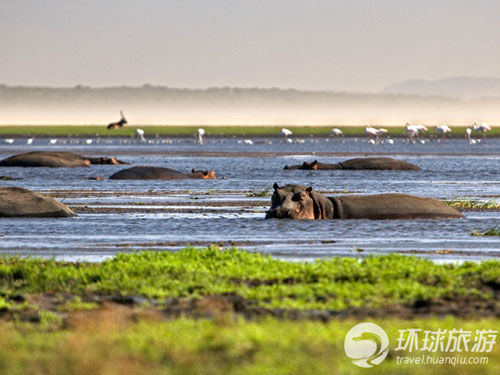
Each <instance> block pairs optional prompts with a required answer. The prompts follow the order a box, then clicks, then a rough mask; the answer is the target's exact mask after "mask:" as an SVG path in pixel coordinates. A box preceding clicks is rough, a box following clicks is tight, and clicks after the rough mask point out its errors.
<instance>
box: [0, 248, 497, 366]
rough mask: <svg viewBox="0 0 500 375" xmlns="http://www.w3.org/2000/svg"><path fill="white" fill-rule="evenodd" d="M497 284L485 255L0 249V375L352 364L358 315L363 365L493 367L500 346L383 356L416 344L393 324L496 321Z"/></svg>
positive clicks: (482, 324)
mask: <svg viewBox="0 0 500 375" xmlns="http://www.w3.org/2000/svg"><path fill="white" fill-rule="evenodd" d="M499 292H500V262H498V261H486V262H481V263H462V264H460V265H449V264H448V265H446V264H435V263H433V262H430V261H427V260H424V259H420V258H414V257H408V256H400V255H389V256H372V257H367V258H364V259H363V260H362V261H359V260H358V259H355V258H332V259H325V260H318V261H316V262H313V263H294V262H287V261H281V260H276V259H273V258H271V257H268V256H263V255H260V254H253V253H247V252H244V251H239V250H236V249H227V250H221V249H218V248H216V247H210V248H204V249H194V248H187V249H184V250H181V251H179V252H176V253H171V252H141V253H135V254H119V255H117V256H116V257H115V258H112V259H110V260H106V261H104V262H102V263H83V262H56V261H53V260H42V259H29V258H19V257H9V258H7V257H1V258H0V373H5V374H9V375H17V374H19V375H21V374H26V373H29V374H44V375H45V374H51V375H60V374H61V375H62V374H64V375H66V374H74V375H80V374H82V375H83V374H98V375H100V374H102V375H115V374H116V375H118V374H119V375H128V374H130V375H132V374H145V373H147V374H154V375H155V374H179V375H181V374H199V375H215V374H225V375H226V374H227V375H233V374H234V375H245V374H247V375H260V374H283V375H284V374H290V375H291V374H298V373H300V374H304V375H313V374H314V375H323V374H325V375H326V374H332V373H352V374H357V373H365V372H366V370H364V369H362V368H358V367H356V366H355V365H353V363H351V361H350V360H349V358H348V357H347V356H346V355H345V353H344V338H345V335H346V334H347V332H348V331H349V330H350V329H351V328H352V327H353V326H354V325H356V324H357V323H359V322H364V321H371V322H375V323H377V324H378V325H380V326H381V327H382V328H383V329H384V330H385V331H386V333H387V335H388V336H389V340H390V353H389V356H388V357H387V358H386V360H385V361H384V362H383V363H382V364H380V365H379V366H377V367H375V368H372V369H370V370H369V371H370V373H373V374H440V375H443V374H463V373H464V370H467V373H472V374H497V373H498V372H499V371H500V344H497V345H496V346H494V347H493V351H492V352H488V353H470V352H467V353H450V354H448V353H440V352H438V353H429V354H430V355H431V356H439V355H451V356H462V357H463V356H466V357H467V356H474V355H481V356H484V357H487V358H488V364H483V365H476V366H449V365H448V366H429V365H427V366H426V365H413V366H401V365H398V364H397V361H396V355H404V356H409V357H413V358H416V357H420V356H421V355H422V354H423V353H422V352H418V351H417V352H408V351H403V352H396V351H395V348H396V346H397V338H398V337H399V332H398V329H407V328H420V329H422V330H433V331H435V330H438V329H446V330H452V329H464V330H470V331H471V332H475V330H477V329H497V330H498V329H500V313H499V311H500V306H499V299H500V295H499ZM460 301H462V302H463V303H460ZM434 302H436V303H437V302H439V303H440V305H439V306H440V307H439V309H437V310H433V309H432V306H433V303H434ZM391 307H392V309H393V310H391ZM408 308H411V309H410V310H405V309H408ZM419 309H420V310H421V312H423V313H418V311H419ZM346 311H347V312H348V311H351V312H352V314H349V313H347V314H346V313H345V312H346ZM356 311H357V313H356ZM362 311H364V313H361V314H359V313H360V312H362ZM391 311H392V312H391ZM402 311H407V313H408V314H407V315H405V314H402V313H401V312H402ZM464 311H466V312H467V313H466V314H465V315H464V314H463V313H464ZM485 311H490V314H484V312H485ZM328 312H330V313H331V315H329V316H327V315H325V314H326V313H328ZM332 312H333V313H332ZM445 316H446V317H445Z"/></svg>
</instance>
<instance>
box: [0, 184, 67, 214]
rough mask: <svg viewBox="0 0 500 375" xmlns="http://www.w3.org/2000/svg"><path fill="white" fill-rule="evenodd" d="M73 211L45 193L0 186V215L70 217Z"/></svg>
mask: <svg viewBox="0 0 500 375" xmlns="http://www.w3.org/2000/svg"><path fill="white" fill-rule="evenodd" d="M70 216H75V213H74V212H73V211H72V210H71V209H70V208H68V206H66V205H65V204H63V203H61V202H58V201H56V200H55V199H54V198H51V197H48V196H46V195H43V194H40V193H37V192H34V191H31V190H28V189H25V188H21V187H2V188H0V217H70Z"/></svg>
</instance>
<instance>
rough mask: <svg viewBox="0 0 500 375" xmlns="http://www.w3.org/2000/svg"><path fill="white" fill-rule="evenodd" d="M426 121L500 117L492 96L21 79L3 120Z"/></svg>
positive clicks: (5, 96)
mask: <svg viewBox="0 0 500 375" xmlns="http://www.w3.org/2000/svg"><path fill="white" fill-rule="evenodd" d="M120 110H123V111H124V113H125V116H126V118H127V120H128V121H129V124H135V125H138V124H149V125H152V124H172V125H182V124H190V125H194V124H200V125H210V124H213V125H224V124H231V125H232V124H248V125H252V124H254V125H261V124H272V125H280V124H290V125H293V124H296V125H313V124H314V125H331V124H343V125H346V124H353V125H358V124H371V125H377V124H383V125H403V124H405V123H406V122H412V123H413V122H414V123H425V124H437V123H445V124H450V125H452V124H472V123H473V122H474V121H476V122H482V121H487V122H489V123H491V124H499V123H500V96H498V97H496V98H489V99H484V98H483V99H462V98H452V97H437V96H418V95H403V94H392V93H365V94H363V93H342V92H328V91H300V90H293V89H279V88H238V87H214V88H207V89H183V88H173V87H162V86H152V85H144V86H140V87H126V86H123V87H87V86H75V87H66V88H57V87H20V86H6V85H0V125H1V124H6V125H8V124H75V125H77V124H101V125H106V124H107V123H109V122H112V121H117V120H118V119H119V112H120Z"/></svg>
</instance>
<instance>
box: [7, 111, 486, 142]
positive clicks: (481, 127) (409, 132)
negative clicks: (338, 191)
mask: <svg viewBox="0 0 500 375" xmlns="http://www.w3.org/2000/svg"><path fill="white" fill-rule="evenodd" d="M120 115H121V118H120V120H119V121H117V122H112V123H110V124H108V126H107V128H108V129H120V128H122V127H123V125H124V124H127V120H126V119H125V116H124V114H123V111H120ZM490 130H491V127H490V126H489V125H488V124H487V123H486V122H483V123H481V124H477V123H474V125H473V126H472V129H471V128H467V129H465V139H466V140H467V141H468V142H469V144H476V143H479V142H481V139H480V138H478V139H473V138H472V132H473V131H474V132H475V133H479V134H481V135H482V140H483V141H485V140H486V132H488V131H490ZM427 131H428V129H427V127H426V126H425V125H423V124H418V125H410V124H409V123H406V126H405V133H406V136H407V137H408V141H409V142H410V143H416V142H417V141H418V142H420V143H423V144H424V143H425V142H426V141H425V140H424V139H423V135H425V134H427ZM434 132H435V134H436V135H437V136H438V137H439V138H440V139H441V140H443V141H446V135H447V134H448V133H451V128H450V127H449V126H448V125H444V124H442V125H437V126H435V127H434ZM387 133H388V130H387V129H385V128H378V129H377V128H375V127H373V126H367V127H365V134H366V135H367V137H368V143H370V144H377V143H384V136H385V135H387ZM330 134H331V135H332V136H334V137H342V136H343V135H344V133H343V132H342V130H340V129H339V128H333V129H332V131H331V133H330ZM280 135H281V136H282V137H284V139H285V140H286V142H287V143H293V142H294V141H293V140H292V139H291V136H292V135H293V132H292V131H291V130H290V129H287V128H282V129H281V131H280ZM136 136H137V138H138V139H139V140H140V142H142V143H146V142H148V141H147V140H146V138H145V136H144V130H143V129H140V128H137V129H136ZM197 138H198V139H197V140H198V143H199V144H201V145H203V144H204V143H205V129H202V128H199V129H198V131H197ZM295 141H296V142H299V143H301V142H300V140H295ZM4 142H5V143H7V144H13V143H14V139H13V138H7V139H4ZM58 142H59V140H58V139H57V138H53V139H50V140H49V144H51V145H55V144H57V143H58ZM93 142H94V140H93V139H90V138H89V139H86V140H85V141H84V143H86V144H88V145H90V144H92V143H93ZM385 142H387V143H389V144H393V143H394V140H392V139H390V138H387V139H385ZM63 143H65V142H63ZM163 143H168V142H163ZM238 143H244V144H249V145H252V144H254V142H253V141H252V140H251V139H245V140H243V141H239V142H238ZM26 144H28V145H30V144H33V138H29V139H27V140H26Z"/></svg>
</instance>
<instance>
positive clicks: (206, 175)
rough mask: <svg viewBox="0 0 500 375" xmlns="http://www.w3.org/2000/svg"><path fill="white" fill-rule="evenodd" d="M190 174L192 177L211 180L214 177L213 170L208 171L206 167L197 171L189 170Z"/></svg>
mask: <svg viewBox="0 0 500 375" xmlns="http://www.w3.org/2000/svg"><path fill="white" fill-rule="evenodd" d="M191 176H192V177H193V178H201V179H203V180H213V179H216V178H217V176H216V175H215V171H209V170H208V169H207V170H205V171H197V170H196V169H194V168H193V169H192V170H191Z"/></svg>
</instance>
